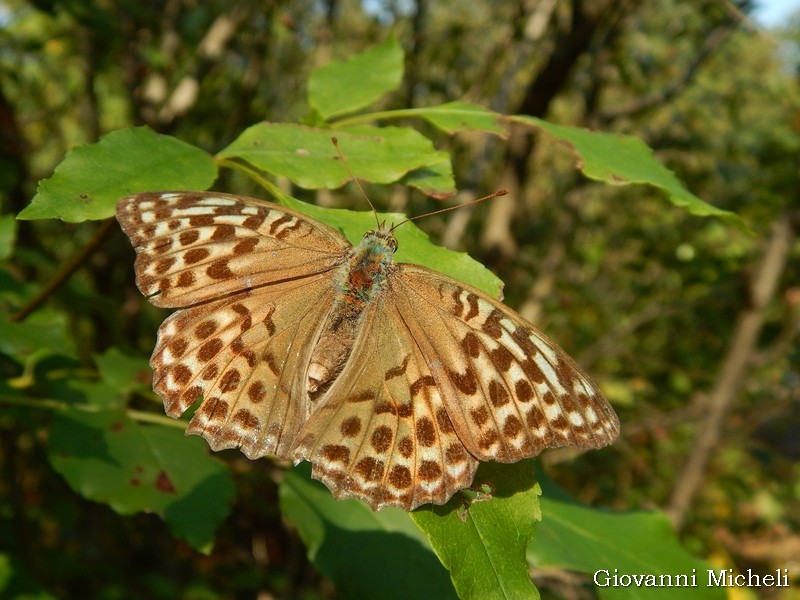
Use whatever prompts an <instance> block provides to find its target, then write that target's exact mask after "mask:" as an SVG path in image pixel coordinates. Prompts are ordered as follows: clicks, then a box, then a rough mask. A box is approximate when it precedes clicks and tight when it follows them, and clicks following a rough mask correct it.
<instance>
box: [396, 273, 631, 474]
mask: <svg viewBox="0 0 800 600" xmlns="http://www.w3.org/2000/svg"><path fill="white" fill-rule="evenodd" d="M391 302H393V303H394V304H395V305H396V307H397V310H398V312H399V314H400V316H401V319H402V320H403V323H404V326H405V327H407V328H408V329H409V331H410V332H411V334H412V336H413V338H414V341H415V343H416V344H417V346H418V348H419V351H420V353H421V354H422V355H423V356H424V357H425V361H426V362H427V364H428V365H430V366H431V372H432V375H433V378H434V380H435V381H436V385H437V387H438V388H439V393H440V395H441V397H442V398H443V399H444V404H445V407H446V409H447V414H448V416H449V417H450V420H451V421H452V423H453V425H454V427H455V431H456V433H457V434H458V437H459V438H460V439H461V441H462V442H463V444H464V445H465V446H466V448H467V450H468V451H469V452H470V454H472V455H473V456H474V457H476V458H477V459H479V460H496V461H500V462H514V461H517V460H520V459H522V458H526V457H529V456H535V455H537V454H539V452H541V451H542V450H543V449H544V448H552V447H558V446H577V447H579V448H600V447H603V446H606V445H608V444H610V443H611V442H613V441H614V439H615V438H616V437H617V434H618V433H619V421H618V419H617V416H616V414H615V413H614V410H613V409H612V408H611V405H610V404H609V403H608V401H607V400H606V399H605V398H604V397H603V394H602V393H601V392H600V390H599V389H597V386H595V385H594V383H592V381H591V380H590V379H589V377H588V376H587V375H586V374H585V373H584V372H583V370H582V369H581V368H580V367H579V366H578V365H577V364H576V363H575V361H573V360H572V359H571V358H570V357H569V356H568V355H567V353H566V352H564V351H563V350H562V349H561V348H559V346H558V345H556V344H555V343H554V342H553V341H552V340H550V338H548V337H547V336H546V335H544V334H543V333H542V332H541V331H539V330H538V329H536V328H535V327H534V326H533V325H531V324H530V323H528V322H527V321H525V320H524V319H523V318H522V317H520V316H519V315H518V314H517V313H516V312H514V311H513V310H511V309H510V308H508V307H507V306H505V305H503V304H502V303H500V302H498V301H497V300H494V299H492V298H490V297H488V296H487V295H485V294H484V293H482V292H480V291H479V290H477V289H474V288H471V287H469V286H467V285H464V284H461V283H459V282H457V281H454V280H452V279H450V278H449V277H446V276H444V275H442V274H441V273H437V272H435V271H431V270H430V269H426V268H425V267H420V266H417V265H411V264H402V265H398V269H397V272H396V273H395V276H394V277H393V279H392V299H391Z"/></svg>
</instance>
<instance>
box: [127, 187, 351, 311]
mask: <svg viewBox="0 0 800 600" xmlns="http://www.w3.org/2000/svg"><path fill="white" fill-rule="evenodd" d="M117 219H118V220H119V222H120V225H121V226H122V229H123V231H124V232H125V233H126V234H127V235H128V237H130V238H131V242H132V243H133V246H134V248H135V249H136V265H135V268H136V283H137V285H138V286H139V289H140V290H141V291H142V293H143V294H144V295H145V296H147V297H148V299H149V300H150V302H152V303H153V304H155V305H156V306H163V307H168V308H179V307H184V306H191V305H193V304H197V303H199V302H204V301H207V300H215V299H218V298H221V297H222V296H225V295H226V294H229V293H231V292H239V291H243V290H247V289H252V288H256V287H259V286H262V285H265V284H271V283H275V282H277V281H282V280H286V279H291V278H295V277H307V276H308V275H311V274H314V273H319V272H323V271H327V270H329V269H331V268H333V267H334V266H336V264H338V262H339V261H340V260H341V254H342V252H344V251H346V250H347V249H348V248H349V247H350V244H349V243H348V242H347V240H346V239H345V238H344V237H343V236H341V235H340V234H339V233H337V232H336V231H334V230H333V229H331V228H329V227H327V226H326V225H323V224H321V223H318V222H316V221H313V220H311V219H309V218H308V217H306V216H304V215H302V214H300V213H296V212H294V211H291V210H289V209H285V208H279V207H277V206H276V205H274V204H271V203H268V202H263V201H260V200H255V199H252V198H242V197H241V196H231V195H228V194H204V193H194V192H174V193H146V194H139V195H136V196H128V197H126V198H123V199H122V200H120V202H119V204H118V205H117Z"/></svg>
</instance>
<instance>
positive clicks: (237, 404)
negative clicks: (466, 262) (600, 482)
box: [117, 192, 619, 510]
mask: <svg viewBox="0 0 800 600" xmlns="http://www.w3.org/2000/svg"><path fill="white" fill-rule="evenodd" d="M117 218H118V219H119V221H120V224H121V225H122V228H123V230H124V231H125V233H127V234H128V236H129V237H130V238H131V241H132V243H133V245H134V247H135V248H136V252H137V259H136V265H135V268H136V275H137V284H138V285H139V288H140V289H141V290H142V292H143V293H144V294H145V295H146V296H147V297H148V298H149V300H150V301H151V302H152V303H153V304H155V305H156V306H164V307H173V308H180V309H181V310H178V311H177V312H175V313H174V314H173V315H172V316H170V317H169V318H168V319H167V320H166V321H165V322H164V323H163V324H162V326H161V328H160V329H159V336H158V342H157V344H156V348H155V351H154V352H153V357H152V359H151V365H152V367H153V370H154V389H155V390H156V392H158V393H159V395H161V397H162V398H163V400H164V405H165V408H166V411H167V413H168V414H170V415H171V416H174V417H178V416H180V415H181V414H182V413H183V412H184V411H186V410H187V409H188V408H189V407H190V406H191V405H192V404H193V403H194V402H195V401H197V400H198V399H202V404H201V406H200V408H198V410H197V412H196V413H195V415H194V417H193V418H192V420H191V422H190V425H189V428H188V430H187V431H188V432H189V433H196V434H199V435H202V436H203V437H205V438H206V439H207V440H208V442H209V443H210V445H211V447H212V448H213V449H215V450H219V449H222V448H236V447H238V448H241V449H242V450H243V451H244V453H245V454H246V455H247V456H248V457H250V458H257V457H260V456H264V455H266V454H273V455H277V456H279V457H281V458H292V459H295V460H303V459H305V460H309V461H311V463H312V465H313V469H312V474H313V475H314V477H316V478H318V479H320V480H322V481H323V482H324V483H325V484H326V485H327V486H328V487H329V488H330V489H331V490H332V491H333V493H334V495H336V496H337V497H340V498H345V497H351V498H359V499H361V500H363V501H365V502H366V503H367V504H369V505H370V506H371V507H372V508H380V507H382V506H398V507H401V508H404V509H406V510H411V509H413V508H415V507H416V506H419V505H420V504H424V503H427V502H433V503H437V504H442V503H444V502H446V501H447V500H448V499H449V498H450V497H451V496H452V495H453V493H455V492H456V491H457V490H459V489H462V488H464V487H467V486H469V485H470V483H471V481H472V478H473V476H474V474H475V470H476V468H477V465H478V460H497V461H502V462H513V461H516V460H520V459H522V458H525V457H529V456H534V455H536V454H538V453H539V452H540V451H541V450H542V449H543V448H546V447H553V446H564V445H574V446H578V447H582V448H596V447H600V446H604V445H606V444H609V443H611V442H612V441H613V439H614V438H615V437H616V435H617V433H618V431H619V422H618V420H617V417H616V415H615V414H614V411H613V410H612V409H611V407H610V405H609V404H608V402H607V401H606V400H605V398H603V396H602V394H601V393H600V391H599V390H598V389H597V388H596V386H595V385H594V384H593V383H592V382H591V380H590V379H589V378H588V376H587V375H586V374H585V373H584V372H583V371H582V370H581V369H580V368H579V367H578V366H577V365H576V364H575V362H574V361H573V360H572V359H570V358H569V356H567V354H566V353H565V352H564V351H563V350H561V349H560V348H559V347H558V346H557V345H556V344H555V343H553V342H552V341H551V340H550V339H549V338H547V337H546V336H545V335H544V334H543V333H541V332H540V331H539V330H537V329H536V328H535V327H533V326H532V325H531V324H529V323H527V322H526V321H525V320H524V319H522V317H520V316H519V315H518V314H516V313H515V312H514V311H512V310H511V309H509V308H508V307H506V306H504V305H503V304H501V303H500V302H498V301H496V300H494V299H492V298H490V297H488V296H486V295H485V294H484V293H483V292H480V291H479V290H476V289H474V288H471V287H469V286H466V285H463V284H461V283H459V282H457V281H454V280H452V279H450V278H449V277H447V276H445V275H442V274H441V273H437V272H435V271H431V270H430V269H426V268H424V267H420V266H416V265H410V264H399V265H398V264H394V263H392V261H391V259H389V260H386V259H387V257H389V256H390V254H391V250H393V249H394V247H395V246H394V242H393V240H391V239H390V238H391V237H392V235H391V231H390V230H389V229H387V228H384V227H381V230H380V231H379V232H377V233H378V235H373V234H370V235H369V236H366V237H365V241H364V242H362V244H361V246H359V247H358V248H353V247H352V246H351V245H350V244H349V243H348V242H347V241H346V239H345V238H344V237H343V236H341V235H340V234H339V233H337V232H336V231H334V230H333V229H331V228H329V227H327V226H325V225H323V224H321V223H318V222H317V221H314V220H313V219H311V218H309V217H306V216H304V215H302V214H300V213H297V212H294V211H291V210H287V209H284V208H281V207H278V206H276V205H274V204H271V203H268V202H264V201H260V200H254V199H251V198H245V197H241V196H231V195H226V194H214V193H196V192H168V193H148V194H140V195H137V196H130V197H128V198H123V199H122V200H121V201H120V203H119V204H118V207H117ZM381 240H383V241H381ZM389 242H391V243H389ZM373 244H376V245H374V246H373ZM338 332H343V333H342V335H341V337H340V336H339V333H338ZM331 336H333V337H331ZM327 348H335V349H336V350H335V351H333V350H331V351H330V352H331V353H332V354H327V355H326V353H328V350H327ZM343 348H344V349H345V350H344V351H342V349H343ZM323 366H324V367H325V368H324V369H323V368H322V367H323ZM328 367H330V368H328ZM320 373H328V374H329V377H330V378H329V379H327V380H325V381H323V379H325V377H321V376H320ZM326 377H328V376H326ZM312 382H313V385H312Z"/></svg>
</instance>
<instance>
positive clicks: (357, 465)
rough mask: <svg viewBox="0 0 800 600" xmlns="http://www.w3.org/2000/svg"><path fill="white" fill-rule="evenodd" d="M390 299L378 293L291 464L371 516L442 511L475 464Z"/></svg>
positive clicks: (424, 359)
mask: <svg viewBox="0 0 800 600" xmlns="http://www.w3.org/2000/svg"><path fill="white" fill-rule="evenodd" d="M392 300H393V297H392V296H391V295H387V294H379V295H378V296H376V297H375V298H374V299H373V302H372V304H371V306H370V307H369V308H368V309H367V311H368V312H367V314H366V315H364V322H363V326H362V328H361V331H360V334H359V335H358V337H357V339H356V340H355V343H354V344H353V352H352V354H351V355H350V358H349V360H348V361H347V363H346V365H345V367H344V369H343V370H342V372H341V374H340V375H339V377H338V378H337V379H336V381H335V382H334V383H333V385H332V386H331V388H330V389H329V390H328V391H327V393H326V394H325V395H324V396H323V397H322V398H320V399H319V400H318V401H317V402H318V407H317V408H315V409H314V412H313V414H312V416H311V418H310V419H309V421H308V422H307V423H306V424H305V426H304V427H303V429H302V431H301V432H300V435H299V436H298V444H297V449H296V451H295V454H294V458H295V459H296V460H301V459H305V460H308V461H310V462H311V463H312V465H313V470H312V474H313V476H314V477H315V478H317V479H320V480H321V481H322V482H324V483H325V485H327V486H328V487H329V488H330V489H331V490H332V491H333V493H334V495H335V496H337V497H342V498H346V497H354V498H359V499H361V500H363V501H364V502H366V503H367V504H369V505H370V506H371V507H372V508H373V509H377V508H380V507H382V506H398V507H400V508H403V509H405V510H411V509H413V508H416V507H417V506H419V505H421V504H425V503H429V502H433V503H435V504H443V503H444V502H446V501H447V500H448V499H449V498H450V497H451V496H452V495H453V494H454V493H455V492H456V491H458V490H459V489H462V488H465V487H468V486H469V485H470V483H471V482H472V478H473V476H474V475H475V470H476V469H477V466H478V461H477V460H475V458H474V457H473V456H471V455H470V454H469V453H468V452H467V451H466V449H465V448H464V444H463V443H462V442H461V440H460V439H459V435H458V434H457V432H456V431H455V429H454V427H453V423H452V422H451V420H450V418H449V416H448V412H447V410H446V404H445V402H444V399H443V398H442V393H443V392H444V391H445V390H444V389H443V388H442V387H441V386H439V385H437V384H436V381H435V380H434V377H433V374H432V371H431V368H430V366H429V364H428V361H427V357H425V356H424V355H423V354H422V352H421V351H420V345H419V342H418V340H416V339H415V338H414V335H415V333H414V332H412V331H411V330H410V329H409V328H408V327H407V326H406V324H405V323H404V322H403V318H402V316H401V314H400V312H399V311H398V309H397V307H396V306H395V305H394V303H393V302H392Z"/></svg>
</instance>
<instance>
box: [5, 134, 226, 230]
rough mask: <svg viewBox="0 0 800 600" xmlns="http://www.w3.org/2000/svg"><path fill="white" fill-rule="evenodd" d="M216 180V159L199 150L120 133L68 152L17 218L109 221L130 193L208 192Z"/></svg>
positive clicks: (161, 139) (166, 140) (154, 136)
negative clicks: (119, 204)
mask: <svg viewBox="0 0 800 600" xmlns="http://www.w3.org/2000/svg"><path fill="white" fill-rule="evenodd" d="M216 176H217V167H216V164H215V163H214V160H213V159H212V157H211V156H210V155H209V154H207V153H206V152H204V151H203V150H200V149H199V148H196V147H195V146H191V145H189V144H187V143H185V142H182V141H180V140H178V139H176V138H173V137H170V136H166V135H159V134H157V133H155V132H153V131H152V130H151V129H148V128H147V127H134V128H130V129H120V130H118V131H112V132H111V133H109V134H107V135H105V136H103V137H102V138H101V139H100V141H99V142H97V143H95V144H89V145H86V146H79V147H77V148H75V149H73V150H72V151H70V152H69V154H67V156H66V158H64V160H63V161H62V162H61V164H60V165H58V166H57V167H56V170H55V173H53V176H52V177H50V178H49V179H44V180H42V181H41V182H40V183H39V189H38V191H37V192H36V195H35V196H34V197H33V200H32V201H31V203H30V204H29V205H28V206H27V207H25V209H23V210H22V212H20V213H19V215H18V217H17V218H19V219H52V218H56V219H62V220H63V221H69V222H80V221H85V220H87V219H88V220H92V219H105V218H107V217H111V216H113V215H114V210H115V207H116V204H117V200H119V199H120V198H121V197H123V196H125V195H127V194H133V193H137V192H144V191H148V190H170V189H199V190H204V189H207V188H209V187H210V186H211V184H212V183H214V180H215V179H216Z"/></svg>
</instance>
